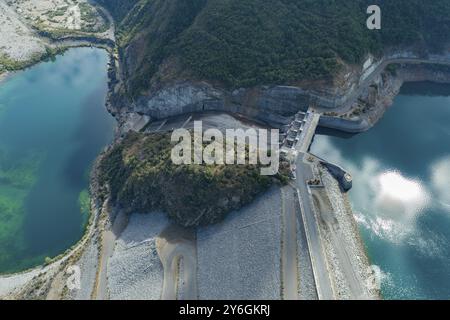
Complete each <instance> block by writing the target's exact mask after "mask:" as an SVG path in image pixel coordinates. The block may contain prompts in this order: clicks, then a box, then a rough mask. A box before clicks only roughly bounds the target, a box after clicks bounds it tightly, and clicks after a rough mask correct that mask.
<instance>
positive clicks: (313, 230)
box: [296, 154, 335, 300]
mask: <svg viewBox="0 0 450 320" xmlns="http://www.w3.org/2000/svg"><path fill="white" fill-rule="evenodd" d="M296 166H297V167H296V174H297V190H298V196H299V201H300V207H301V213H302V216H303V221H304V225H305V231H306V238H307V239H308V246H309V252H310V255H311V263H312V266H313V272H314V278H315V281H316V288H317V295H318V297H319V299H321V300H334V299H335V296H334V292H333V287H332V283H331V280H330V274H329V273H330V272H329V270H328V267H327V262H326V257H325V253H324V250H323V245H322V239H321V237H320V233H319V228H318V227H319V226H318V221H317V217H316V215H315V213H314V209H313V203H312V198H311V195H310V193H309V190H308V186H307V184H306V181H308V180H309V179H311V178H313V173H312V170H311V167H310V165H308V164H305V163H304V162H303V154H300V155H299V156H298V157H297V161H296Z"/></svg>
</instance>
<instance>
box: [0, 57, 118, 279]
mask: <svg viewBox="0 0 450 320" xmlns="http://www.w3.org/2000/svg"><path fill="white" fill-rule="evenodd" d="M107 63H108V54H107V53H106V52H105V51H103V50H100V49H91V48H77V49H71V50H69V51H68V52H66V53H65V54H64V55H62V56H58V57H57V58H56V60H55V61H53V62H45V63H40V64H39V65H36V66H34V67H32V68H30V69H27V70H24V71H22V72H20V73H17V74H15V75H13V76H12V77H11V78H9V79H7V80H6V81H4V82H2V83H1V84H0V273H4V272H14V271H19V270H23V269H26V268H29V267H32V266H34V265H37V264H40V263H42V262H43V261H44V259H45V257H53V256H56V255H58V254H60V253H62V252H64V251H65V250H66V249H67V248H69V247H70V246H72V245H73V244H74V243H76V241H77V240H79V239H80V238H81V236H82V234H83V231H84V228H85V226H86V222H87V219H88V215H89V212H88V211H89V210H88V208H89V206H88V202H89V196H88V192H87V188H88V176H89V169H90V166H91V164H92V163H93V160H94V159H95V158H96V156H97V155H98V153H99V152H100V151H101V150H102V148H103V147H104V146H105V145H106V144H108V142H109V141H111V139H112V134H113V125H114V121H113V119H112V117H111V116H110V115H109V114H108V113H107V112H106V109H105V107H104V104H105V97H106V92H107Z"/></svg>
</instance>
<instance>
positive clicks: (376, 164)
mask: <svg viewBox="0 0 450 320" xmlns="http://www.w3.org/2000/svg"><path fill="white" fill-rule="evenodd" d="M312 152H313V153H315V154H317V155H319V156H321V157H323V158H325V159H327V160H329V161H331V162H334V163H338V164H340V165H341V166H342V167H344V168H345V169H347V170H348V171H349V172H351V173H352V175H353V179H354V182H353V189H352V190H351V191H350V199H351V202H352V205H353V209H354V211H355V217H356V219H357V221H358V223H359V226H360V230H361V234H362V236H363V238H364V241H365V244H366V247H367V250H368V253H369V256H370V259H371V261H372V263H373V264H375V265H376V266H378V267H379V269H380V273H379V275H380V279H381V289H382V294H383V296H384V298H387V299H449V298H450V86H447V85H438V84H431V83H416V84H407V85H405V86H404V87H403V88H402V91H401V93H400V95H399V96H398V97H397V98H396V99H395V101H394V105H393V106H392V107H391V108H390V109H389V110H388V111H387V112H386V114H385V116H384V117H383V119H382V120H381V121H380V122H379V123H378V124H377V125H376V126H375V127H374V128H372V129H371V130H369V131H368V132H365V133H362V134H359V135H356V136H353V137H350V138H348V137H347V138H342V137H336V136H320V135H318V136H316V138H315V140H314V143H313V145H312Z"/></svg>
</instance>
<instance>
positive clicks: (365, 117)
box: [319, 59, 450, 133]
mask: <svg viewBox="0 0 450 320" xmlns="http://www.w3.org/2000/svg"><path fill="white" fill-rule="evenodd" d="M449 64H450V59H449ZM393 66H395V67H394V68H395V69H393V72H395V73H390V72H384V73H381V74H380V75H378V76H377V77H376V79H375V80H374V81H373V83H372V84H371V86H370V87H369V88H368V90H366V91H365V92H364V93H363V95H362V96H360V97H359V98H358V102H357V103H355V105H354V106H353V107H352V108H351V110H350V111H349V112H347V113H345V114H341V115H333V114H332V113H331V114H330V113H325V114H324V115H322V117H321V119H320V123H319V124H320V126H322V127H325V128H330V129H335V130H338V131H342V132H346V133H360V132H364V131H367V130H369V129H370V128H372V127H373V126H374V125H375V124H376V123H377V122H378V121H379V120H380V119H381V118H382V117H383V114H384V113H385V112H386V110H387V109H388V108H389V107H390V106H391V105H392V103H393V101H394V99H395V97H396V96H397V95H398V94H399V92H400V89H401V87H402V86H403V84H404V83H407V82H427V81H430V82H437V83H446V84H448V83H450V67H447V66H444V67H442V66H437V65H432V64H430V65H427V64H417V65H416V64H403V65H395V64H394V65H393Z"/></svg>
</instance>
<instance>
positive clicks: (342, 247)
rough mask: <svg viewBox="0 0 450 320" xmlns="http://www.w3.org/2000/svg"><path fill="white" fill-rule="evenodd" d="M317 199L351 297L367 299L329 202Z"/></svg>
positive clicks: (320, 198)
mask: <svg viewBox="0 0 450 320" xmlns="http://www.w3.org/2000/svg"><path fill="white" fill-rule="evenodd" d="M317 200H318V202H319V203H318V205H319V210H320V211H321V212H323V213H324V214H325V219H324V220H325V223H326V224H327V226H328V229H329V230H330V237H331V242H332V243H333V244H334V248H335V252H336V256H337V258H338V260H339V263H340V266H341V268H342V272H343V274H344V277H345V279H346V280H347V283H348V286H349V289H350V296H351V298H352V299H357V300H361V299H368V295H367V291H366V288H365V287H364V285H363V282H361V280H360V279H359V278H358V276H357V272H356V271H355V268H354V265H353V264H352V260H351V259H350V256H349V253H348V251H347V248H348V246H347V243H346V241H345V239H344V238H343V235H342V231H341V229H340V228H339V224H338V222H337V220H336V219H335V217H334V212H333V209H332V208H331V204H328V205H327V204H325V203H323V199H322V197H317Z"/></svg>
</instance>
